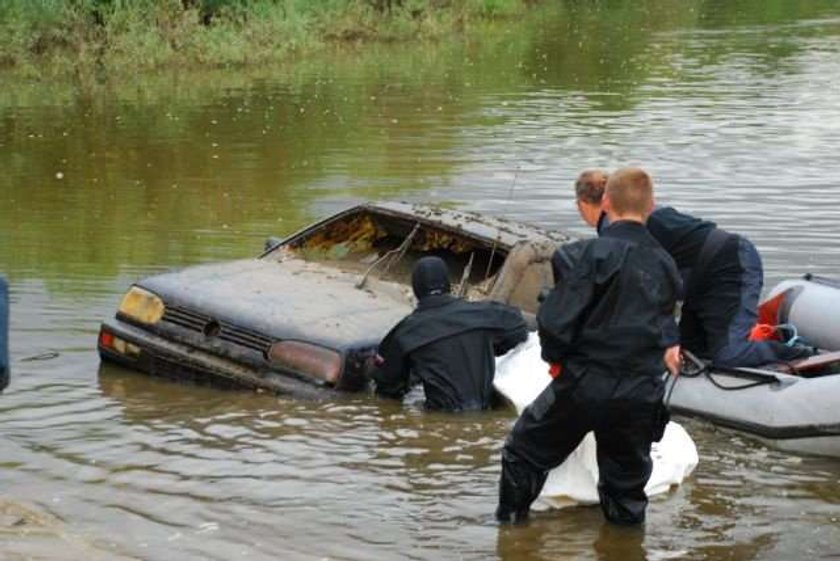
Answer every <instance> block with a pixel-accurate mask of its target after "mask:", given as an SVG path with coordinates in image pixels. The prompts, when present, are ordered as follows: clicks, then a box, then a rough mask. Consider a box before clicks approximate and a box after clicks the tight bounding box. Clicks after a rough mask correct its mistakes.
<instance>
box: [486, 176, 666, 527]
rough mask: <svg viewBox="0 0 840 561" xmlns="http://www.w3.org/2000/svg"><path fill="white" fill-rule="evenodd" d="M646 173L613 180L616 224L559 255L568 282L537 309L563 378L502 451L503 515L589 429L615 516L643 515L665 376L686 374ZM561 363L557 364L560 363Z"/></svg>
mask: <svg viewBox="0 0 840 561" xmlns="http://www.w3.org/2000/svg"><path fill="white" fill-rule="evenodd" d="M652 190H653V186H652V183H651V181H650V178H649V176H648V175H647V174H646V173H645V172H644V171H642V170H640V169H638V168H628V169H625V170H619V171H618V172H616V173H615V174H613V176H612V177H611V178H610V182H609V183H608V185H607V197H606V198H607V199H609V200H610V201H611V202H610V203H606V202H605V206H606V205H610V206H609V208H610V211H609V212H610V213H611V218H612V219H613V223H612V224H611V225H610V226H609V227H607V228H605V229H604V232H603V234H602V236H601V237H600V238H596V239H592V240H586V241H583V242H577V244H576V245H578V248H577V250H578V251H573V252H571V253H572V254H574V255H575V258H574V260H573V262H571V263H569V262H568V261H566V260H565V259H564V258H563V252H558V253H557V254H555V256H556V257H557V259H555V260H554V262H553V264H554V265H555V268H556V269H557V270H556V271H555V276H556V277H561V278H562V282H559V283H558V284H557V285H556V286H555V287H554V289H553V290H552V291H551V292H550V293H549V294H548V296H547V297H546V299H545V300H544V302H543V303H542V305H541V306H540V309H539V312H538V314H537V321H538V324H539V335H540V343H541V345H542V357H543V359H544V360H545V361H547V362H549V363H550V364H552V369H553V370H555V369H559V371H560V373H559V375H558V376H556V377H555V378H554V379H553V380H552V381H551V382H550V383H549V385H548V386H547V387H546V389H545V390H544V391H543V392H542V393H541V394H540V395H539V396H538V397H537V399H536V400H535V401H534V402H533V403H532V404H531V405H529V406H528V407H527V408H526V409H525V411H523V413H522V415H521V416H520V418H519V419H518V420H517V422H516V424H515V425H514V427H513V430H512V431H511V433H510V435H509V436H508V438H507V440H506V442H505V445H504V449H503V451H502V474H501V478H500V481H499V506H498V509H497V510H496V517H497V519H498V520H499V521H501V522H519V521H522V520H524V519H526V518H527V517H528V511H529V508H530V505H531V503H532V502H533V501H534V500H535V499H536V498H537V496H539V493H540V491H541V489H542V487H543V484H544V483H545V479H546V476H547V474H548V472H549V470H551V469H553V468H554V467H556V466H558V465H560V464H561V463H562V462H563V461H564V460H565V459H566V457H567V456H568V455H569V454H570V453H571V452H572V451H573V450H574V449H575V448H577V446H578V444H580V441H581V440H582V439H583V437H584V436H585V435H586V433H587V432H589V431H594V433H595V440H596V441H597V459H598V468H599V472H600V481H599V483H598V492H599V496H600V502H601V507H602V509H603V512H604V514H605V516H606V518H607V519H608V520H610V521H611V522H615V523H618V524H637V523H641V522H643V521H644V518H645V508H646V506H647V496H646V494H645V491H644V488H645V485H646V484H647V481H648V478H649V477H650V474H651V469H652V460H651V458H650V447H651V443H652V442H653V441H655V440H659V438H661V436H662V431H663V430H664V424H665V421H664V416H663V409H662V397H663V393H664V381H663V380H662V374H663V372H664V370H665V368H666V363H667V366H668V368H669V369H670V370H671V371H675V370H676V369H678V356H679V347H678V346H677V343H678V335H677V325H676V323H675V321H674V306H675V304H676V300H677V294H678V292H679V290H680V284H681V282H680V278H679V274H678V272H677V269H676V266H675V265H674V262H673V260H672V259H671V257H670V256H669V255H668V254H667V252H665V250H663V249H662V247H661V246H660V245H659V244H658V243H657V242H656V240H655V239H653V237H652V236H651V235H650V233H649V232H648V231H647V229H646V228H645V226H644V224H643V222H644V218H645V217H646V215H647V214H648V213H649V212H650V209H651V208H652V205H653V198H652V196H653V193H652ZM558 365H559V368H558Z"/></svg>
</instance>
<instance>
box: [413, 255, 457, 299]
mask: <svg viewBox="0 0 840 561" xmlns="http://www.w3.org/2000/svg"><path fill="white" fill-rule="evenodd" d="M411 288H413V289H414V296H416V297H417V299H418V300H422V299H423V298H425V297H426V296H431V295H433V294H449V291H450V290H451V287H450V285H449V269H448V268H447V267H446V262H444V260H443V259H441V258H440V257H434V256H430V257H423V258H421V259H419V260H418V261H417V263H416V264H415V265H414V270H413V271H412V273H411Z"/></svg>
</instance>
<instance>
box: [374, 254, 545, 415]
mask: <svg viewBox="0 0 840 561" xmlns="http://www.w3.org/2000/svg"><path fill="white" fill-rule="evenodd" d="M411 286H412V288H413V289H414V295H415V296H416V297H417V308H416V309H415V310H414V312H412V313H411V314H410V315H408V316H407V317H406V318H404V319H403V320H402V321H401V322H400V323H398V324H397V325H396V326H395V327H394V328H393V329H391V331H390V333H388V335H386V336H385V339H383V340H382V343H381V344H380V345H379V357H381V359H380V364H379V368H378V370H376V371H375V372H374V373H373V379H374V381H375V382H376V393H377V394H379V395H382V396H385V397H393V398H398V399H399V398H402V397H403V395H405V393H406V392H407V391H408V390H409V389H410V384H411V379H412V377H413V378H414V379H416V380H419V381H421V382H422V383H423V388H424V390H425V393H426V407H428V408H429V409H437V410H445V411H467V410H481V409H489V408H490V407H491V406H492V405H493V401H494V400H493V396H494V392H495V390H494V389H493V374H494V373H495V371H496V362H495V358H494V356H495V355H501V354H504V353H506V352H507V351H509V350H510V349H512V348H513V347H514V346H516V345H517V344H519V343H521V342H522V341H524V340H525V339H526V337H527V334H528V332H527V328H526V326H525V321H524V320H523V318H522V313H521V312H520V311H519V310H518V309H516V308H513V307H511V306H507V305H504V304H500V303H497V302H468V301H466V300H464V299H462V298H457V297H455V296H452V295H451V294H450V289H451V287H450V283H449V272H448V270H447V267H446V263H445V262H444V261H443V259H441V258H440V257H423V258H421V259H420V260H418V261H417V263H416V265H415V266H414V270H413V271H412V275H411Z"/></svg>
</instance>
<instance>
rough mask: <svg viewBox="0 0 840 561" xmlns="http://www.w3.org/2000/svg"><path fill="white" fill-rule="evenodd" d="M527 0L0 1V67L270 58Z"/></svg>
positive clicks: (450, 27) (93, 67)
mask: <svg viewBox="0 0 840 561" xmlns="http://www.w3.org/2000/svg"><path fill="white" fill-rule="evenodd" d="M532 3H534V0H390V5H389V0H2V1H0V68H3V67H5V68H13V69H16V70H17V71H19V72H23V73H24V74H32V75H43V74H45V73H47V74H55V73H67V72H71V73H85V72H93V71H100V70H107V71H111V72H114V71H116V72H118V71H128V72H131V71H136V70H143V69H153V68H160V67H178V66H190V67H194V66H216V67H226V66H231V65H249V64H259V63H265V62H277V61H282V60H283V59H285V58H287V57H290V56H293V55H294V54H296V53H301V52H307V51H313V50H318V49H323V48H325V47H328V46H329V45H332V44H335V43H347V42H351V43H358V42H404V41H418V40H421V41H422V40H433V39H436V38H439V37H443V36H446V35H449V34H452V33H454V32H461V31H464V30H465V29H467V28H468V27H469V26H471V25H473V24H476V23H480V22H483V21H487V20H492V19H498V18H511V17H515V16H517V15H520V14H522V13H524V11H525V10H527V9H528V6H529V5H530V4H532Z"/></svg>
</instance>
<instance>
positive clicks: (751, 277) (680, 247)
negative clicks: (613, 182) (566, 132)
mask: <svg viewBox="0 0 840 561" xmlns="http://www.w3.org/2000/svg"><path fill="white" fill-rule="evenodd" d="M606 177H607V176H606V174H605V173H604V172H601V171H599V170H587V171H585V172H583V173H582V174H581V175H580V177H579V178H578V181H577V183H576V184H575V191H576V196H577V203H578V209H579V210H580V213H581V217H582V218H583V219H584V221H585V222H587V223H588V224H590V225H592V226H596V228H597V230H598V232H599V234H600V233H601V231H602V230H603V229H604V227H605V226H606V225H607V224H609V220H608V219H607V217H606V214H605V213H603V212H601V213H600V217H599V218H597V223H593V222H596V220H595V219H593V216H595V217H598V216H599V215H598V212H599V210H598V209H599V207H600V201H601V195H602V194H603V182H604V181H605V180H606ZM647 227H648V230H649V231H650V233H651V235H653V237H654V238H656V240H657V241H658V242H659V243H660V244H661V245H662V247H663V248H665V250H666V251H667V252H668V253H669V254H670V255H671V257H673V258H674V261H675V262H676V263H677V268H678V269H679V271H680V274H681V275H682V278H683V283H684V284H683V288H684V289H685V291H684V294H682V295H681V299H682V300H683V306H682V313H681V317H680V344H681V346H682V348H683V349H686V350H689V351H691V352H693V353H694V354H696V355H698V356H700V357H703V358H708V359H710V360H711V361H712V362H713V363H714V364H716V365H719V366H758V365H760V364H767V363H769V362H778V361H788V360H793V359H797V358H803V357H806V356H809V355H810V354H813V349H811V348H810V347H805V346H801V345H799V346H794V347H789V346H787V345H785V344H784V343H781V342H779V341H750V338H749V336H750V331H751V330H752V328H753V326H754V325H755V324H756V321H757V319H758V312H757V309H758V302H759V299H760V297H761V289H762V286H763V284H764V272H763V270H762V265H761V257H760V256H759V254H758V250H756V248H755V246H754V245H753V244H752V242H750V241H749V240H748V239H746V238H744V237H743V236H740V235H738V234H733V233H730V232H726V231H724V230H721V229H720V228H717V226H716V225H715V224H714V223H713V222H709V221H707V220H702V219H700V218H695V217H693V216H689V215H688V214H683V213H681V212H678V211H677V210H675V209H673V208H672V207H667V206H663V207H657V208H656V209H654V211H653V212H652V213H651V215H650V216H649V217H648V220H647Z"/></svg>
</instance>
